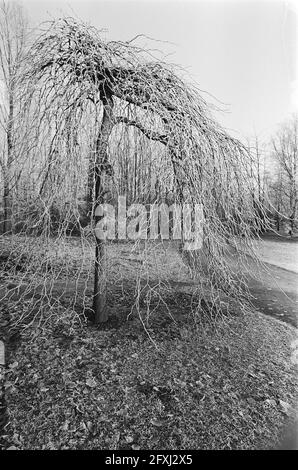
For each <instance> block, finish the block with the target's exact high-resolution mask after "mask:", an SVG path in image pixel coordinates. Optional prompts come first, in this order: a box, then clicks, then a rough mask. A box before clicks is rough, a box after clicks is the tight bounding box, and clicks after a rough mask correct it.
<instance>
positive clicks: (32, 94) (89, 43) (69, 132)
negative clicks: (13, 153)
mask: <svg viewBox="0 0 298 470" xmlns="http://www.w3.org/2000/svg"><path fill="white" fill-rule="evenodd" d="M23 92H24V102H23V105H24V109H26V112H27V113H28V115H29V116H30V119H31V122H32V126H31V129H32V135H31V138H32V142H33V144H32V151H31V153H32V160H33V161H35V165H34V168H35V170H34V171H35V174H36V201H37V205H38V204H39V206H40V208H41V209H40V212H39V213H38V217H37V218H36V219H35V222H34V224H32V219H30V218H28V220H27V222H26V223H27V228H28V227H29V226H30V223H31V227H32V225H33V227H34V228H36V229H39V233H41V232H42V233H43V234H45V235H46V236H49V235H50V228H49V227H50V222H51V210H50V208H51V207H52V204H53V201H54V200H55V201H57V200H59V201H60V202H61V201H68V207H69V212H68V214H70V213H71V214H72V215H74V216H75V218H76V220H77V221H79V218H78V211H77V208H78V204H77V201H78V200H79V199H80V197H81V194H82V192H84V190H85V191H86V192H87V194H88V198H87V200H88V209H89V214H90V220H91V221H93V224H92V226H93V228H94V224H95V225H96V223H97V221H98V215H97V211H96V208H97V207H98V205H99V204H102V203H104V202H105V201H107V200H108V199H109V195H110V194H111V191H112V192H113V191H114V193H115V194H117V193H119V192H120V191H121V188H119V187H117V178H116V176H115V175H116V173H117V171H118V170H117V169H119V163H120V161H121V163H122V168H123V162H124V161H127V159H129V158H131V155H132V154H133V155H136V154H138V155H141V156H142V159H145V158H146V159H150V158H151V159H152V161H153V160H154V162H155V163H154V165H155V167H154V168H155V171H156V173H157V179H156V181H158V177H159V184H160V186H159V187H162V186H163V187H165V186H166V187H170V188H171V191H172V193H173V194H174V195H175V200H176V201H177V202H179V203H183V202H186V201H188V202H191V203H200V204H202V206H203V208H204V217H205V224H204V243H203V248H202V249H201V250H199V252H191V253H188V256H186V258H188V261H189V262H190V263H189V264H190V266H191V267H192V268H193V269H194V270H198V269H199V265H200V263H203V261H202V260H204V266H205V267H204V269H205V271H207V280H208V282H209V284H210V287H211V288H212V289H217V291H216V292H218V291H222V292H229V295H230V296H232V297H233V296H234V297H235V298H240V295H241V288H240V287H239V284H237V283H235V281H234V277H233V275H232V272H231V269H230V266H229V263H228V262H227V260H226V258H225V257H224V256H223V253H224V250H225V247H226V245H227V243H231V240H236V239H239V238H241V239H243V240H244V243H246V245H247V247H248V249H250V250H251V249H252V248H251V245H250V241H251V238H252V235H251V234H252V232H253V229H254V225H255V224H258V221H256V216H255V210H254V205H253V200H252V198H251V197H250V194H252V191H251V190H250V188H249V185H250V184H253V183H251V181H250V178H249V174H248V170H247V169H248V168H249V165H248V164H247V162H248V159H249V155H248V152H247V150H246V148H245V146H244V145H243V144H242V143H241V142H239V141H238V140H236V139H234V138H232V137H230V136H229V135H228V134H227V133H226V132H225V131H224V130H223V129H222V128H221V127H220V126H219V125H218V124H217V123H216V122H215V121H214V120H213V118H212V116H211V114H210V106H209V105H208V103H207V102H206V101H205V100H204V99H203V97H202V94H201V92H200V90H199V89H198V87H197V86H196V85H195V84H193V83H188V82H187V81H186V80H184V79H183V74H182V72H181V70H180V69H179V68H177V67H174V66H172V65H170V64H167V63H165V62H163V61H162V60H159V59H156V57H154V56H153V55H152V52H151V50H146V49H145V48H143V47H140V46H139V45H138V39H137V38H136V39H134V40H132V41H129V42H122V41H109V42H107V41H104V40H103V39H102V37H101V32H100V31H98V30H96V29H94V28H91V27H90V26H87V25H85V24H82V23H80V22H77V21H76V20H73V19H69V18H67V19H61V20H59V21H54V22H52V23H50V24H48V25H46V27H45V28H44V30H43V31H42V32H41V34H40V36H39V37H38V39H37V40H36V41H35V43H34V44H33V46H32V48H31V49H30V52H29V55H28V57H27V69H26V73H25V74H24V77H23ZM134 161H136V160H134ZM142 161H143V160H142ZM150 168H151V167H150ZM150 177H151V176H150ZM144 178H145V179H146V178H147V179H148V175H147V176H146V175H145V177H144ZM143 183H144V181H143ZM141 185H142V182H141V183H140V186H139V187H141ZM29 222H30V223H29ZM61 224H62V225H61V227H62V226H65V225H63V224H65V219H64V220H63V222H61ZM25 225H26V224H25ZM40 231H41V232H40ZM83 233H84V230H83V229H82V234H83ZM61 234H62V235H63V230H60V236H62V235H61ZM95 244H96V247H95V274H94V295H93V309H94V312H95V321H96V323H100V322H103V321H106V319H107V309H106V300H105V284H106V273H105V268H104V263H105V242H104V241H103V240H99V239H97V238H96V240H95ZM182 244H183V240H182ZM235 246H236V247H237V243H235ZM205 274H206V273H205ZM216 295H217V294H216Z"/></svg>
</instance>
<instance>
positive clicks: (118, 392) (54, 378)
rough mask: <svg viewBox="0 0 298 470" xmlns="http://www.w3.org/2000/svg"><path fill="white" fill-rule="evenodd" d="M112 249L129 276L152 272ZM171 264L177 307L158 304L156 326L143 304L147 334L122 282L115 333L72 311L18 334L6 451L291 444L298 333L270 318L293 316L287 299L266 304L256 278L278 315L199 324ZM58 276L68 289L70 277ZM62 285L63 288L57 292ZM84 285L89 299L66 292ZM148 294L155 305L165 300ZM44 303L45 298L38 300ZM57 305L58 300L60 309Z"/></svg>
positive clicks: (12, 347)
mask: <svg viewBox="0 0 298 470" xmlns="http://www.w3.org/2000/svg"><path fill="white" fill-rule="evenodd" d="M117 250H118V251H117ZM112 251H113V252H114V253H115V260H116V261H117V262H118V263H119V265H121V269H123V266H124V267H125V273H126V277H127V276H128V273H129V276H133V275H134V274H135V272H136V270H137V269H139V268H140V269H141V267H142V266H143V265H144V259H141V257H140V253H136V252H131V251H130V250H129V248H128V247H127V246H120V247H112ZM116 251H117V252H116ZM165 256H166V253H162V252H159V254H158V262H159V263H157V265H155V270H156V272H157V271H158V272H159V275H161V273H163V275H164V276H165V274H166V273H167V275H168V278H167V281H169V277H170V278H171V281H172V282H173V283H174V281H175V282H176V284H174V287H173V285H172V288H173V289H174V293H175V296H174V297H171V295H170V294H171V293H170V294H169V297H168V299H167V300H168V303H167V307H168V308H167V309H166V308H164V309H163V308H162V302H159V303H158V302H157V306H158V311H157V312H155V315H152V316H150V317H149V318H148V317H146V303H144V302H143V303H141V304H140V312H141V313H143V316H142V317H141V318H143V319H144V322H145V323H144V325H142V323H141V322H140V317H139V316H138V315H137V314H135V313H133V312H132V313H131V314H130V308H129V306H128V302H127V297H126V295H127V291H123V292H121V291H120V290H117V288H116V287H117V285H116V284H117V283H116V281H115V286H116V287H115V286H114V287H115V288H114V290H113V291H111V292H110V293H109V297H108V300H109V302H110V305H111V306H112V308H111V314H112V322H111V324H110V325H106V326H104V327H102V328H95V327H93V326H91V325H89V326H86V325H85V324H84V323H80V321H79V320H80V317H79V316H78V317H76V320H75V321H73V318H72V317H71V316H70V315H71V314H69V316H68V315H67V311H66V313H64V314H63V315H61V316H57V315H56V316H55V317H54V319H55V321H52V322H48V324H47V325H46V326H45V325H43V324H40V325H38V324H35V326H31V327H30V328H28V329H26V330H24V331H21V332H20V331H15V332H14V333H11V334H10V337H9V338H7V339H8V341H7V344H8V370H7V374H6V385H5V389H6V390H5V391H6V402H7V408H8V421H7V424H6V426H5V427H4V428H3V436H2V438H1V446H2V447H3V448H7V447H8V448H18V449H67V448H73V449H190V448H192V449H263V448H265V449H268V448H277V447H278V446H280V445H281V442H282V440H283V436H284V434H285V431H286V429H288V426H290V425H291V423H293V422H294V421H295V418H296V416H295V414H296V412H295V409H296V404H297V401H296V399H297V349H298V348H297V330H296V328H295V327H294V326H292V325H291V324H290V323H291V322H288V321H287V320H288V318H287V317H282V316H280V317H279V318H280V319H282V320H283V321H280V320H278V319H276V318H273V317H272V316H271V313H273V314H274V315H275V313H276V306H277V305H278V308H279V309H282V308H289V307H285V306H284V299H283V298H281V297H279V298H278V299H277V302H272V305H273V307H272V308H273V311H272V312H271V311H270V310H269V307H268V305H267V303H269V302H270V301H272V300H274V299H273V297H271V295H272V291H268V290H266V289H265V287H266V286H267V283H268V286H269V280H270V277H268V278H266V276H265V275H263V277H262V282H264V285H263V287H260V286H261V284H260V283H258V282H257V281H254V282H256V284H255V285H254V284H251V289H252V291H253V292H254V293H256V292H257V289H260V290H261V291H262V292H266V294H264V295H265V297H264V298H262V299H261V298H260V293H258V299H257V300H258V301H259V307H260V308H259V310H261V307H264V306H266V309H267V311H266V312H265V313H267V314H268V313H269V314H270V316H269V315H263V314H261V313H258V312H257V311H250V312H248V311H246V312H242V313H241V312H240V311H234V312H233V314H232V315H229V316H222V315H221V316H218V317H212V318H211V317H210V312H208V311H206V310H204V309H201V311H200V315H199V319H198V318H197V317H195V316H193V314H192V312H191V311H190V309H189V308H187V305H188V304H189V296H190V293H189V292H190V289H192V288H193V285H192V283H191V282H188V283H187V282H186V281H185V274H186V273H185V269H184V268H185V267H184V266H183V264H181V262H180V261H181V260H180V259H179V257H178V256H177V254H175V253H174V252H171V253H170V256H169V258H170V261H171V263H172V268H171V269H170V274H169V272H168V267H167V270H166V269H165V266H164V263H163V262H164V261H165V259H164V257H165ZM75 258H76V251H75V247H74V248H73V249H72V259H75ZM146 262H147V263H150V262H152V258H150V259H148V258H147V260H146ZM151 268H153V266H151ZM235 269H236V268H235ZM272 269H274V270H275V269H277V270H278V271H274V274H273V276H275V275H276V273H277V272H278V274H281V273H285V275H284V276H282V280H281V282H282V283H284V284H283V285H284V286H286V285H287V283H288V281H289V283H290V285H291V286H292V287H293V286H294V284H295V279H296V277H295V276H296V274H295V273H290V272H288V271H286V270H282V269H280V268H276V267H275V268H272ZM153 271H154V270H153ZM117 272H118V271H117ZM151 272H152V269H151ZM156 272H155V274H154V273H153V274H154V275H153V277H152V279H151V281H154V279H155V278H156ZM116 274H117V273H116V272H114V274H113V276H114V279H115V280H116V279H117V275H116ZM18 276H22V272H21V269H20V271H19V272H18V273H16V276H15V278H14V279H13V280H11V279H10V280H9V281H8V280H7V279H6V278H5V276H4V281H3V284H5V283H8V282H9V283H10V284H9V285H10V287H9V289H10V291H11V292H14V289H16V288H15V287H14V285H15V284H16V283H18V282H19V281H18ZM268 276H269V274H268ZM287 276H288V277H287ZM292 276H293V277H292ZM35 277H36V276H35ZM35 277H34V276H33V277H32V279H31V280H30V282H33V280H34V279H35ZM60 278H61V279H60V284H61V280H62V279H63V276H62V274H60ZM22 280H23V281H22V282H24V279H23V278H22ZM154 282H155V281H154ZM154 282H153V285H154ZM250 282H252V280H251V281H250ZM60 284H59V283H55V285H54V286H53V289H54V292H55V289H56V293H57V291H58V287H59V286H60ZM121 284H122V285H123V278H122V279H121ZM271 284H272V280H271ZM119 285H120V284H119ZM150 285H151V287H152V282H151V283H150ZM75 287H76V288H77V290H78V291H79V290H80V289H79V287H80V284H77V285H76V286H75V285H74V284H73V283H72V284H71V283H70V284H69V283H68V284H67V287H65V288H64V291H63V292H64V294H65V292H66V294H68V295H69V296H70V297H71V295H72V296H73V295H74V292H75ZM7 288H8V287H7V285H6V289H7ZM60 288H61V286H60ZM147 288H148V285H147ZM167 288H168V284H167ZM269 288H270V287H269ZM24 289H25V287H24ZM88 289H90V287H89V286H87V293H88ZM19 292H20V291H19ZM148 292H149V293H150V295H151V296H153V297H154V294H156V292H157V291H155V290H154V289H153V290H152V289H151V290H149V291H148V290H147V293H148ZM273 293H274V294H275V291H274V292H273ZM282 295H283V296H284V294H282ZM293 295H294V294H293ZM38 296H39V293H38V289H37V294H36V300H38V298H39V297H38ZM31 297H32V294H31ZM82 298H83V297H82ZM159 300H160V299H159ZM29 301H30V299H26V300H25V302H29ZM256 306H258V305H256ZM18 308H19V309H21V308H22V306H21V305H19V307H18ZM55 308H56V306H55V305H52V304H50V303H49V305H48V309H49V311H50V312H54V311H55ZM293 308H294V307H293ZM11 310H12V309H11ZM6 312H7V311H6ZM2 313H3V312H2ZM10 313H11V312H10ZM16 313H17V312H16ZM296 313H297V309H296ZM6 314H7V313H6ZM169 314H171V315H172V318H171V317H170V315H169ZM4 315H5V314H4ZM289 318H290V317H289ZM291 318H294V317H292V316H291ZM173 319H174V321H173ZM70 320H72V321H70Z"/></svg>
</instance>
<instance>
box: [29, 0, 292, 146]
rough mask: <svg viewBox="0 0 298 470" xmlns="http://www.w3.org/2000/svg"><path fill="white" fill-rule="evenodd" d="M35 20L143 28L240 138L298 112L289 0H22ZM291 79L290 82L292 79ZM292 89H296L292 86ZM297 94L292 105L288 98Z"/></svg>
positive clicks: (115, 30)
mask: <svg viewBox="0 0 298 470" xmlns="http://www.w3.org/2000/svg"><path fill="white" fill-rule="evenodd" d="M22 3H23V5H24V6H25V9H26V10H27V14H28V16H29V19H30V20H31V22H32V23H33V24H35V25H36V24H37V23H39V22H41V21H44V20H47V19H49V18H50V17H57V16H64V15H67V16H75V15H76V16H77V17H79V18H80V19H82V20H84V21H87V22H88V23H90V24H92V25H94V26H96V27H98V28H104V29H106V30H107V32H106V33H105V35H106V37H107V38H108V39H115V40H117V39H122V40H127V39H130V38H132V37H134V36H135V35H137V34H140V33H143V34H146V35H148V36H150V37H153V38H155V39H160V40H163V41H169V42H171V43H173V44H162V43H160V44H159V48H160V49H162V50H163V51H165V52H166V53H171V55H170V56H169V61H171V62H174V63H178V64H181V65H182V66H183V67H184V68H185V69H187V70H188V71H189V73H190V74H191V75H192V77H193V78H194V79H195V81H196V82H197V83H198V85H199V87H200V88H201V89H202V90H206V91H208V92H210V93H211V94H212V95H215V96H216V98H218V99H219V100H220V101H221V102H223V103H225V104H226V105H227V106H224V107H225V108H226V109H228V112H226V113H223V114H217V115H216V117H217V119H218V120H219V121H220V122H221V123H222V124H223V125H224V126H225V127H226V128H228V129H230V130H231V131H233V133H236V135H237V136H238V137H249V136H253V135H254V134H258V135H259V136H260V137H261V138H266V137H269V136H270V134H272V133H273V132H274V130H275V129H276V127H277V125H278V124H279V123H280V122H282V121H283V120H284V119H285V118H287V117H288V116H289V114H290V113H291V112H293V111H294V110H295V109H297V110H298V108H297V105H298V93H297V88H296V89H295V88H294V86H295V83H296V85H297V79H298V77H297V74H296V66H297V60H296V59H297V57H296V56H297V20H296V12H295V4H294V3H293V2H292V3H290V2H283V1H271V2H269V1H257V2H253V1H245V0H243V1H239V0H237V1H234V2H230V1H219V0H218V1H211V0H209V1H195V0H193V1H191V0H189V1H185V0H184V1H182V0H181V1H180V0H176V1H170V0H159V1H157V0H155V1H149V0H138V1H126V0H118V1H116V0H115V1H114V0H109V1H102V0H93V1H89V0H84V1H83V0H68V1H63V0H62V1H55V0H38V1H36V0H23V2H22ZM295 81H296V82H295ZM295 90H296V91H295ZM295 96H296V104H295V103H294V100H295Z"/></svg>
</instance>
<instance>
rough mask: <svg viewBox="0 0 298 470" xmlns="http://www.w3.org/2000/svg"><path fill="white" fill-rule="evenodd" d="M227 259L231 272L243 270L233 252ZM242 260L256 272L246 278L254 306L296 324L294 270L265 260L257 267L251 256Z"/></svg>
mask: <svg viewBox="0 0 298 470" xmlns="http://www.w3.org/2000/svg"><path fill="white" fill-rule="evenodd" d="M231 262H232V265H233V269H234V270H235V272H239V270H241V271H242V272H243V267H240V266H239V264H238V262H237V259H236V256H233V255H231ZM246 263H247V268H250V269H251V270H252V271H253V272H254V273H256V277H252V276H251V275H249V274H248V275H247V276H248V277H247V282H248V286H249V289H250V292H251V294H252V295H253V304H254V306H255V307H256V308H257V310H259V311H260V312H262V313H265V314H266V315H270V316H272V317H275V318H278V319H279V320H282V321H284V322H286V323H289V324H291V325H293V326H296V327H297V326H298V273H296V272H293V271H290V270H287V269H283V268H281V267H278V266H274V265H271V264H269V263H264V266H262V267H261V266H258V265H257V264H256V263H255V261H253V260H252V259H251V258H247V262H246ZM247 271H248V269H247Z"/></svg>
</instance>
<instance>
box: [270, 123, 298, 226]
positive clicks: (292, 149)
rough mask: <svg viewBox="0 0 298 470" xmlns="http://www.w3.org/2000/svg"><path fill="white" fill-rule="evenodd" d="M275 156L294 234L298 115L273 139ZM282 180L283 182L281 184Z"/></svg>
mask: <svg viewBox="0 0 298 470" xmlns="http://www.w3.org/2000/svg"><path fill="white" fill-rule="evenodd" d="M272 147H273V156H274V158H275V159H276V162H277V164H278V175H279V178H278V180H279V185H278V191H279V194H280V192H282V197H283V204H284V208H285V210H286V213H287V214H286V215H287V218H288V220H289V224H290V230H289V234H290V235H292V234H293V231H294V226H295V220H296V215H297V202H298V192H297V189H298V188H297V184H298V180H297V178H298V116H297V115H294V116H293V117H292V118H291V119H290V120H289V121H288V122H286V123H285V124H284V125H283V126H282V127H281V129H280V130H279V132H278V133H277V135H276V137H274V138H273V139H272ZM281 182H282V184H281Z"/></svg>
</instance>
